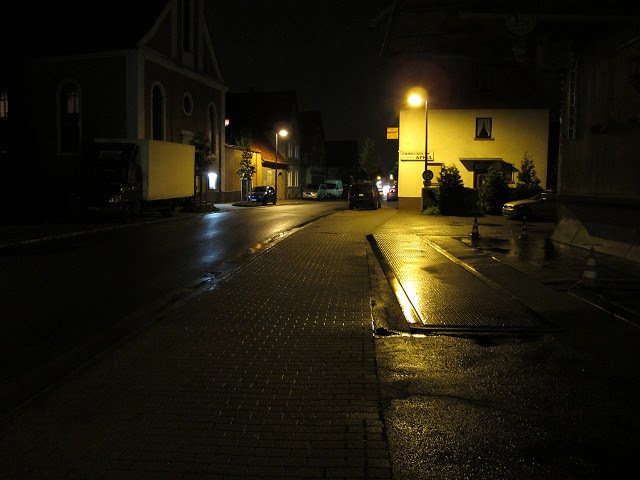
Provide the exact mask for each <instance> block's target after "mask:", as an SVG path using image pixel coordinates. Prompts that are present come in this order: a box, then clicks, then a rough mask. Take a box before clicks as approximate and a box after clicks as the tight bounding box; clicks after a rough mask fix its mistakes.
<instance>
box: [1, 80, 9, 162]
mask: <svg viewBox="0 0 640 480" xmlns="http://www.w3.org/2000/svg"><path fill="white" fill-rule="evenodd" d="M8 150H9V94H8V93H7V91H6V90H4V89H2V88H0V157H3V156H4V155H6V153H7V151H8Z"/></svg>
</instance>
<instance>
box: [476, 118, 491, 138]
mask: <svg viewBox="0 0 640 480" xmlns="http://www.w3.org/2000/svg"><path fill="white" fill-rule="evenodd" d="M476 138H492V137H491V119H490V118H486V117H485V118H476Z"/></svg>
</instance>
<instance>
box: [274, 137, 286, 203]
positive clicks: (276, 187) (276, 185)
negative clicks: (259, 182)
mask: <svg viewBox="0 0 640 480" xmlns="http://www.w3.org/2000/svg"><path fill="white" fill-rule="evenodd" d="M287 135H289V132H288V131H287V130H285V129H284V128H283V129H281V130H280V131H276V184H275V190H276V192H275V193H276V200H277V199H278V136H280V137H283V138H286V136H287Z"/></svg>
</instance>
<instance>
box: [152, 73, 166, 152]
mask: <svg viewBox="0 0 640 480" xmlns="http://www.w3.org/2000/svg"><path fill="white" fill-rule="evenodd" d="M164 110H165V97H164V89H163V88H162V86H161V85H160V84H159V83H155V84H154V85H153V87H151V138H152V139H153V140H161V141H164V130H165V111H164Z"/></svg>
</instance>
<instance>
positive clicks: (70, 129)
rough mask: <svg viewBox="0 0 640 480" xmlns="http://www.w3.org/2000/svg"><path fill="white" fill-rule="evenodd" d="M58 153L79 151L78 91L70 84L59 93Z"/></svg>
mask: <svg viewBox="0 0 640 480" xmlns="http://www.w3.org/2000/svg"><path fill="white" fill-rule="evenodd" d="M60 151H61V152H62V153H75V152H78V151H80V90H79V89H78V87H77V85H74V84H72V83H67V84H65V85H64V86H63V87H62V90H61V92H60Z"/></svg>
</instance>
